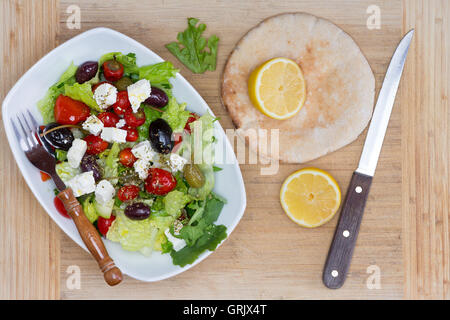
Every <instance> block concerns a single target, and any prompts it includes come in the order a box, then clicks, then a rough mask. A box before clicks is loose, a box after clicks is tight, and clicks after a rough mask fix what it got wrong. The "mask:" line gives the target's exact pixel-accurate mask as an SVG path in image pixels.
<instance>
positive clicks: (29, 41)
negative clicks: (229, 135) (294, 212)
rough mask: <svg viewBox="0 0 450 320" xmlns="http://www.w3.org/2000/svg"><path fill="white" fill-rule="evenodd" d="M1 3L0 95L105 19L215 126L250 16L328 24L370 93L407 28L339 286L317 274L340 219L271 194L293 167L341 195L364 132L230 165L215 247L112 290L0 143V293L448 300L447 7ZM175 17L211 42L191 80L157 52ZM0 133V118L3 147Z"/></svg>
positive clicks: (351, 0) (374, 1)
mask: <svg viewBox="0 0 450 320" xmlns="http://www.w3.org/2000/svg"><path fill="white" fill-rule="evenodd" d="M74 4H76V5H77V6H78V7H79V8H80V9H81V29H79V30H78V29H68V27H67V19H68V17H69V16H70V14H69V13H68V11H67V10H68V9H70V8H69V6H71V5H74ZM373 6H376V7H373ZM0 8H1V10H2V12H1V17H2V21H5V22H2V24H1V25H2V28H4V30H1V31H2V32H0V34H1V35H2V41H1V44H2V55H3V60H2V63H1V64H0V68H1V72H0V74H1V79H0V80H1V84H0V88H1V90H2V91H1V94H0V97H4V96H5V94H6V93H7V91H8V90H9V89H10V88H11V86H12V85H13V84H14V82H15V81H17V79H18V78H19V77H20V75H21V74H22V73H23V72H25V71H26V70H27V69H28V68H29V67H30V66H31V65H32V64H33V63H34V62H35V61H37V60H38V59H39V58H40V57H42V56H43V55H44V54H45V53H46V52H48V51H49V50H51V49H52V48H53V47H55V46H57V45H58V44H60V43H62V42H64V41H66V40H68V39H70V38H71V37H73V36H75V35H77V34H79V33H81V32H83V31H86V30H89V29H91V28H94V27H100V26H103V27H109V28H112V29H115V30H117V31H120V32H122V33H124V34H126V35H128V36H130V37H132V38H134V39H136V40H137V41H139V42H141V43H143V44H144V45H146V46H147V47H149V48H150V49H152V50H153V51H155V52H156V53H157V54H159V55H160V56H161V57H162V58H164V59H167V60H171V61H172V62H173V63H174V64H175V65H176V66H177V67H179V68H180V70H181V73H182V75H183V76H184V77H186V78H187V80H188V81H189V82H190V83H191V84H192V85H193V86H194V87H195V88H196V89H197V90H198V91H199V93H200V94H201V95H202V96H203V98H204V99H205V100H206V102H207V103H208V104H209V106H210V107H211V108H212V109H213V111H214V113H215V114H216V115H217V116H219V117H220V123H221V125H222V126H223V127H224V129H228V128H233V124H232V122H231V119H230V117H229V116H228V114H227V112H226V110H225V108H224V107H223V106H222V105H221V102H220V99H219V96H220V77H221V72H222V69H223V67H224V64H225V61H226V59H227V57H228V54H229V53H230V52H231V50H232V48H233V47H234V45H235V43H236V42H237V41H238V40H239V39H240V37H241V36H242V35H243V34H245V32H247V30H249V29H250V28H251V27H253V26H254V25H256V24H257V23H259V22H260V21H261V20H262V19H264V18H266V17H269V16H271V15H274V14H277V13H282V12H294V11H305V12H309V13H312V14H315V15H318V16H321V17H324V18H327V19H330V20H331V21H333V22H334V23H336V24H337V25H339V26H340V27H341V28H342V29H344V30H345V31H346V32H348V33H349V34H350V35H351V36H352V37H353V38H354V39H355V41H356V42H357V43H358V44H359V46H360V47H361V49H362V51H363V53H364V54H365V55H366V57H367V59H368V61H369V63H370V66H371V67H372V69H373V71H374V74H375V76H376V83H377V92H378V90H379V88H380V85H381V83H382V80H383V77H384V74H385V71H386V68H387V65H388V63H389V60H390V57H391V55H392V53H393V51H394V49H395V47H396V45H397V43H398V41H399V40H400V39H401V37H402V34H404V33H405V32H406V31H408V30H409V29H410V28H411V27H416V35H415V42H414V43H413V46H412V50H411V51H410V54H409V56H408V61H407V65H406V70H405V75H404V77H403V80H402V83H401V85H400V92H399V95H398V97H397V101H396V104H395V106H394V109H393V113H392V116H391V120H390V123H389V128H388V131H387V134H386V138H385V142H384V144H383V149H382V152H381V156H380V160H379V164H378V168H377V172H376V175H375V178H374V180H373V185H372V188H371V192H370V196H369V201H368V203H367V207H366V210H365V215H364V218H363V222H362V226H361V230H360V234H359V238H358V242H357V247H356V249H355V252H354V257H353V262H352V265H351V268H350V273H349V275H348V279H347V281H346V283H345V285H344V286H343V287H342V288H341V289H339V290H329V289H327V288H325V287H324V286H323V284H322V281H321V276H322V268H323V264H324V262H325V258H326V254H327V252H328V248H329V244H330V241H331V239H332V236H333V232H334V228H335V226H336V223H337V218H338V216H336V217H335V218H333V219H332V220H331V221H330V222H329V223H327V224H326V225H324V226H322V227H320V228H317V229H312V230H309V229H304V228H301V227H299V226H297V225H296V224H294V223H293V222H291V221H290V220H289V219H288V218H287V217H286V216H285V214H284V213H283V211H282V209H281V206H280V204H279V189H280V187H281V183H282V182H283V180H284V179H285V178H286V177H287V176H288V175H289V174H290V173H291V172H293V171H295V170H297V169H299V168H302V167H305V166H316V167H319V168H321V169H324V170H327V171H329V172H330V173H331V174H332V175H333V176H334V177H335V178H336V180H337V181H338V183H339V184H340V186H341V189H342V191H343V192H345V190H346V187H347V184H348V182H349V180H350V177H351V174H352V172H353V170H354V169H355V168H356V166H357V163H358V159H359V156H360V152H361V150H362V145H363V142H364V137H365V134H366V131H364V133H363V134H362V135H361V136H360V137H359V138H358V139H357V140H356V141H355V142H353V143H352V144H350V145H348V146H346V147H344V148H343V149H341V150H339V151H337V152H334V153H332V154H329V155H327V156H325V157H323V158H320V159H318V160H315V161H312V162H309V163H307V164H305V165H293V164H280V169H279V172H278V173H277V174H276V175H272V176H262V175H260V168H261V166H260V165H249V164H242V165H241V170H242V174H243V177H244V181H245V185H246V190H247V209H246V212H245V214H244V217H243V218H242V220H241V222H240V223H239V225H238V226H237V228H236V229H235V231H234V232H233V233H232V235H231V236H230V238H229V239H227V240H226V241H225V243H224V244H223V245H222V246H221V247H220V248H219V249H218V250H217V251H216V252H215V253H214V254H212V255H211V256H210V257H209V258H208V259H206V260H204V261H203V262H201V263H200V264H198V265H197V266H195V267H194V268H192V269H190V270H189V271H187V272H184V273H182V274H180V275H178V276H176V277H173V278H171V279H167V280H164V281H160V282H157V283H151V284H149V283H143V282H139V281H136V280H134V279H131V278H129V277H125V279H124V282H123V283H122V284H121V285H120V286H118V287H115V288H108V287H107V285H106V284H105V283H104V282H103V279H102V277H101V275H100V273H99V271H98V270H97V265H96V263H95V262H94V260H93V259H92V258H91V257H90V256H89V255H88V254H87V253H86V252H85V251H84V250H82V249H81V248H79V247H78V246H77V245H76V244H75V243H74V242H72V240H70V239H69V238H68V237H67V236H66V235H65V234H64V233H63V232H62V231H60V230H59V229H58V227H57V226H56V225H55V224H54V223H53V222H52V221H51V220H50V219H49V218H48V217H47V215H46V213H45V212H44V210H43V209H42V208H41V207H40V206H39V204H38V202H37V201H36V200H35V199H34V197H33V196H32V195H31V194H30V192H29V189H28V188H27V187H26V186H25V183H24V180H23V178H22V177H21V175H20V172H19V171H18V168H17V166H16V165H15V163H14V160H13V158H12V155H11V154H10V151H9V150H7V151H5V152H3V153H2V154H1V155H0V157H1V163H0V173H1V177H0V178H1V183H0V194H2V198H1V199H0V210H1V213H0V237H1V241H0V261H1V264H0V280H1V281H0V283H1V284H2V286H0V287H1V288H0V297H1V298H63V299H78V298H80V299H96V298H102V299H109V298H127V299H144V298H145V299H187V298H196V299H227V298H235V299H242V298H246V299H324V298H331V299H344V298H354V299H364V298H371V299H380V298H384V299H398V298H402V297H404V298H416V297H425V298H426V297H428V298H429V297H433V298H447V299H449V298H450V289H449V284H448V283H449V274H450V271H449V263H448V261H449V257H450V254H449V250H450V249H449V229H448V222H449V221H448V220H449V217H448V210H449V199H448V195H449V189H448V185H449V182H448V177H449V171H448V169H449V164H448V159H449V158H448V155H449V153H448V152H449V151H448V146H449V145H448V143H449V142H448V141H449V129H448V118H449V111H448V110H450V108H448V107H449V106H448V98H447V97H448V91H449V86H448V80H449V79H448V75H446V74H448V73H449V72H450V70H449V68H450V67H449V65H450V63H449V59H448V56H449V53H448V50H449V49H448V48H449V46H450V39H449V36H448V32H447V34H445V33H444V30H447V31H448V29H449V27H450V26H449V22H448V19H449V18H450V14H449V5H448V2H447V1H445V0H441V1H419V0H417V1H416V0H415V1H409V0H403V1H400V0H398V1H391V0H389V1H382V0H369V1H356V0H345V1H298V0H296V1H293V0H289V1H256V0H253V1H245V2H243V1H236V0H232V1H223V2H205V1H183V2H179V1H153V2H152V3H147V2H146V3H143V2H142V1H130V0H125V1H124V0H122V1H95V2H92V1H78V2H77V1H71V0H61V1H45V2H42V3H40V2H33V3H31V2H27V1H2V4H1V7H0ZM368 8H369V11H370V10H377V8H379V9H380V14H381V25H380V29H374V30H369V29H368V28H367V20H368V19H369V16H370V15H371V13H368V12H367V10H368ZM370 12H373V11H370ZM187 17H196V18H199V19H200V20H201V21H202V22H204V23H206V25H207V27H208V28H207V31H206V34H207V35H210V34H212V33H215V34H216V35H218V36H219V38H220V42H219V56H218V65H217V70H216V71H215V72H206V73H205V74H202V75H194V74H192V73H191V72H190V71H189V70H187V69H186V68H185V67H184V66H183V65H182V64H181V63H179V62H178V60H176V58H175V57H173V56H172V55H171V54H170V53H169V52H168V51H167V50H166V49H165V48H164V45H165V44H166V43H168V42H170V41H173V40H175V39H176V35H177V32H179V31H182V30H184V29H185V27H186V18H187ZM444 17H446V19H447V20H446V19H444ZM446 24H447V25H446ZM430 50H432V51H430ZM430 52H431V53H432V54H430ZM18 53H19V54H18ZM424 62H427V64H424ZM425 65H426V66H428V67H425ZM441 70H447V72H445V71H444V72H440V71H441ZM445 81H446V82H445ZM422 84H423V85H422ZM424 87H425V89H424ZM427 106H428V108H427ZM431 106H433V108H432V107H431ZM418 111H420V112H421V114H420V116H418V115H417V112H418ZM3 131H4V130H3V126H0V139H1V142H2V144H3V145H5V144H6V137H5V134H4V132H3ZM424 145H425V146H424ZM422 146H424V147H423V148H425V150H424V149H423V148H422ZM10 208H15V210H13V211H12V210H11V209H10ZM30 221H32V223H30ZM73 266H76V267H78V268H80V271H81V288H80V289H70V286H67V281H68V279H69V274H68V273H67V272H68V270H69V271H70V270H71V267H73ZM374 272H375V273H377V274H379V275H380V286H379V287H377V286H375V288H374V287H373V285H372V286H371V285H370V278H369V277H370V276H372V277H373V276H374V275H375V276H376V274H374ZM368 283H369V285H368ZM187 288H189V290H186V289H187Z"/></svg>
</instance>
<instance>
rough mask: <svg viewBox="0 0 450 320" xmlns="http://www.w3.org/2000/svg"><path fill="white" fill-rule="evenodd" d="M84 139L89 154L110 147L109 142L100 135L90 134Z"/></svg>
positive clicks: (100, 151)
mask: <svg viewBox="0 0 450 320" xmlns="http://www.w3.org/2000/svg"><path fill="white" fill-rule="evenodd" d="M84 141H86V142H87V150H86V153H87V154H99V153H102V152H103V151H105V150H106V148H108V142H107V141H105V140H103V139H102V138H100V137H98V136H94V135H93V134H89V135H87V136H86V137H84Z"/></svg>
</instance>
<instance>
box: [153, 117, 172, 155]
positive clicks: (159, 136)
mask: <svg viewBox="0 0 450 320" xmlns="http://www.w3.org/2000/svg"><path fill="white" fill-rule="evenodd" d="M148 138H149V140H150V143H151V145H152V148H153V149H155V150H156V151H157V152H159V153H163V154H168V153H170V151H172V148H173V145H174V141H173V140H172V128H170V126H169V124H168V123H167V122H166V120H164V119H161V118H159V119H156V120H155V121H153V122H152V123H150V127H149V129H148Z"/></svg>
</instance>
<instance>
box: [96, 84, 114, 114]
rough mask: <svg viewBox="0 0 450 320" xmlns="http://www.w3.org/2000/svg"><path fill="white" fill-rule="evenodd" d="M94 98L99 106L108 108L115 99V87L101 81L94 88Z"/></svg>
mask: <svg viewBox="0 0 450 320" xmlns="http://www.w3.org/2000/svg"><path fill="white" fill-rule="evenodd" d="M94 99H95V101H96V102H97V104H98V106H99V107H100V108H102V109H108V107H109V106H112V105H113V104H114V103H116V101H117V88H116V87H114V86H113V85H111V84H109V83H103V84H101V85H99V86H98V87H97V88H96V89H95V92H94Z"/></svg>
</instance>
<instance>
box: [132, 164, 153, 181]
mask: <svg viewBox="0 0 450 320" xmlns="http://www.w3.org/2000/svg"><path fill="white" fill-rule="evenodd" d="M133 167H134V171H136V173H137V174H138V175H139V178H140V179H142V180H145V179H147V177H148V169H149V168H150V162H149V161H147V160H144V159H137V160H136V162H135V163H134V164H133Z"/></svg>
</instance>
